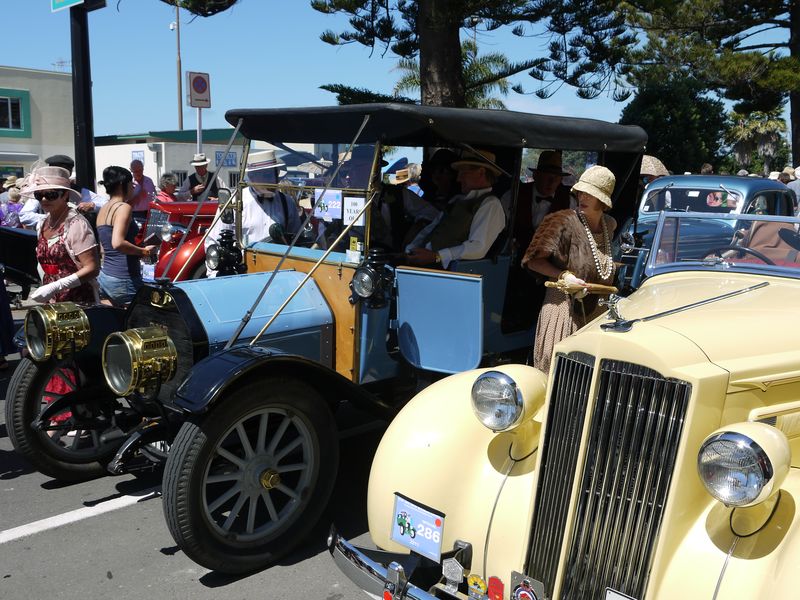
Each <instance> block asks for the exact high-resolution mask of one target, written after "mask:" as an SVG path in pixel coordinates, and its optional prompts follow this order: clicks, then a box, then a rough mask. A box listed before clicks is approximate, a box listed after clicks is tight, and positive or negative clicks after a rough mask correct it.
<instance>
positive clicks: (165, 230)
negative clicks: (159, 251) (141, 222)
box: [161, 223, 172, 242]
mask: <svg viewBox="0 0 800 600" xmlns="http://www.w3.org/2000/svg"><path fill="white" fill-rule="evenodd" d="M161 239H162V240H163V241H165V242H168V241H170V240H171V239H172V225H170V224H169V223H164V224H163V225H162V226H161Z"/></svg>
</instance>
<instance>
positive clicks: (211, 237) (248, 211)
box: [206, 150, 302, 276]
mask: <svg viewBox="0 0 800 600" xmlns="http://www.w3.org/2000/svg"><path fill="white" fill-rule="evenodd" d="M285 166H286V164H285V163H283V162H281V161H280V159H278V158H277V157H276V156H275V151H274V150H264V151H262V152H251V153H250V155H249V156H248V157H247V166H246V167H245V171H244V173H245V181H246V182H247V183H249V184H250V185H249V186H248V187H246V188H244V189H243V190H242V237H243V238H244V243H245V244H251V243H253V242H259V241H263V240H267V239H269V240H270V241H272V242H275V243H280V244H286V243H288V242H289V241H290V240H291V239H292V236H293V235H294V234H295V233H297V231H298V230H299V229H300V227H301V226H302V221H301V220H300V209H299V208H298V207H297V204H296V203H295V201H294V199H293V198H292V197H291V196H289V195H287V194H285V193H283V192H281V191H280V190H277V189H275V185H276V184H277V183H278V181H279V180H280V178H281V175H283V174H285V172H283V171H281V167H285ZM274 225H278V227H274ZM233 227H234V226H233V225H227V224H225V223H223V222H222V220H221V219H220V220H218V221H217V223H216V224H215V225H214V228H213V229H212V230H211V231H210V232H209V234H208V237H207V238H206V247H208V245H209V244H211V243H216V239H217V238H218V237H219V234H220V232H221V231H223V230H224V229H233ZM214 274H216V273H214ZM209 276H213V274H212V273H209Z"/></svg>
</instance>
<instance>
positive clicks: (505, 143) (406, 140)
mask: <svg viewBox="0 0 800 600" xmlns="http://www.w3.org/2000/svg"><path fill="white" fill-rule="evenodd" d="M366 115H369V117H370V119H369V122H368V123H367V126H366V127H365V128H364V131H363V133H362V134H361V136H360V137H359V139H358V142H359V143H375V142H378V141H380V142H382V143H383V144H388V145H391V146H446V145H452V144H453V143H454V142H465V143H467V144H470V145H475V146H480V145H488V146H495V147H510V148H526V147H527V148H553V149H556V150H558V149H563V150H603V149H606V150H608V151H611V152H633V153H640V152H642V151H643V150H644V147H645V144H646V143H647V134H646V133H645V132H644V130H643V129H642V128H641V127H637V126H634V125H617V124H615V123H607V122H605V121H598V120H596V119H581V118H573V117H554V116H547V115H534V114H528V113H521V112H513V111H507V110H482V109H475V108H445V107H440V106H419V105H415V104H353V105H347V106H325V107H311V108H266V109H233V110H229V111H228V112H227V113H225V118H226V119H227V121H228V122H229V123H230V124H231V125H236V123H237V122H238V120H239V119H240V118H241V119H243V122H242V128H241V131H242V133H243V134H244V135H245V136H246V137H248V138H250V139H255V140H263V141H267V142H295V143H300V142H306V143H313V142H316V143H342V142H349V141H350V140H352V139H353V137H354V136H355V134H356V132H357V131H358V128H359V127H360V126H361V123H362V121H363V119H364V117H365V116H366Z"/></svg>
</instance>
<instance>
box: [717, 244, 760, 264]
mask: <svg viewBox="0 0 800 600" xmlns="http://www.w3.org/2000/svg"><path fill="white" fill-rule="evenodd" d="M725 250H736V251H738V252H744V253H745V254H751V255H753V256H755V257H756V258H757V259H758V260H760V261H763V262H765V263H767V264H768V265H772V266H775V263H774V262H773V261H772V259H771V258H769V257H767V256H765V255H763V254H761V252H759V251H758V250H753V249H752V248H749V247H747V246H737V245H735V244H730V245H728V246H718V247H716V248H712V249H711V250H710V253H711V254H713V255H714V256H719V257H720V258H722V253H723V252H724V251H725Z"/></svg>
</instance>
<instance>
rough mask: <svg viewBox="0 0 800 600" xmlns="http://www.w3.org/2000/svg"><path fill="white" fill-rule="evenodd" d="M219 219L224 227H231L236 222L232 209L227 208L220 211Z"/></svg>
mask: <svg viewBox="0 0 800 600" xmlns="http://www.w3.org/2000/svg"><path fill="white" fill-rule="evenodd" d="M220 219H221V220H222V222H223V223H225V225H233V223H234V221H236V215H234V214H233V209H232V208H231V207H228V208H226V209H225V210H224V211H222V216H221V217H220Z"/></svg>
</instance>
